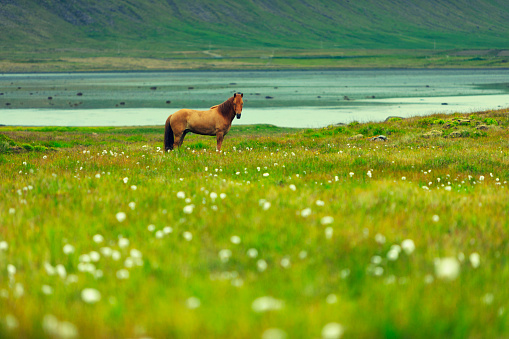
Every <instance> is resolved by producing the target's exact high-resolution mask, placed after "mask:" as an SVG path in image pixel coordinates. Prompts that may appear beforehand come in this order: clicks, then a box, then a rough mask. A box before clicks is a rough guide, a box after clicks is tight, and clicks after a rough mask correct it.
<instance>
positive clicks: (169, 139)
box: [164, 117, 175, 152]
mask: <svg viewBox="0 0 509 339" xmlns="http://www.w3.org/2000/svg"><path fill="white" fill-rule="evenodd" d="M174 141H175V140H174V137H173V130H172V129H171V125H170V118H169V117H168V119H167V120H166V126H165V128H164V151H165V152H168V151H171V150H172V149H173V143H174Z"/></svg>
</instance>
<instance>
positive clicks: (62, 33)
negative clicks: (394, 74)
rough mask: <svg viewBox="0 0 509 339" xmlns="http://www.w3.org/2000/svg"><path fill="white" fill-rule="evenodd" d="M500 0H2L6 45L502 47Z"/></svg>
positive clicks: (506, 4) (507, 18)
mask: <svg viewBox="0 0 509 339" xmlns="http://www.w3.org/2000/svg"><path fill="white" fill-rule="evenodd" d="M508 37H509V1H507V0H478V1H474V0H431V1H417V0H414V1H409V0H336V1H333V0H315V1H311V0H244V1H234V0H109V1H103V0H82V1H79V0H75V1H73V0H1V1H0V44H1V46H2V47H3V48H9V49H11V48H12V49H14V48H21V49H27V48H28V49H30V48H41V47H49V48H83V49H86V48H93V49H96V48H100V47H101V46H103V47H105V48H106V46H109V45H111V44H112V43H116V44H118V45H119V46H121V47H122V48H124V47H128V48H133V49H145V50H147V49H148V50H193V49H204V48H207V47H208V46H209V45H210V44H212V45H214V47H216V48H217V47H218V46H224V47H228V48H231V47H242V48H257V47H269V48H270V47H274V48H276V47H284V48H317V47H324V48H333V47H334V48H338V47H339V48H385V49H390V48H403V49H415V48H424V49H430V48H434V47H435V46H436V47H437V48H442V49H443V48H508V47H509V39H508Z"/></svg>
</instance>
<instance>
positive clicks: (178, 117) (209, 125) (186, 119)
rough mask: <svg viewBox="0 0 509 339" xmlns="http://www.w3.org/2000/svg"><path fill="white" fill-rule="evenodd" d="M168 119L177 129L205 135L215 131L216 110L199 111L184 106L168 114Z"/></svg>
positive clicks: (213, 133)
mask: <svg viewBox="0 0 509 339" xmlns="http://www.w3.org/2000/svg"><path fill="white" fill-rule="evenodd" d="M168 119H170V124H171V125H172V127H173V126H175V127H176V128H177V129H182V130H189V131H191V132H194V133H198V134H207V135H215V133H216V125H217V112H214V111H213V110H207V111H199V110H193V109H188V108H184V109H181V110H178V111H176V112H175V113H173V114H172V115H170V117H169V118H168Z"/></svg>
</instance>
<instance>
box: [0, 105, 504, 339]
mask: <svg viewBox="0 0 509 339" xmlns="http://www.w3.org/2000/svg"><path fill="white" fill-rule="evenodd" d="M508 128H509V110H507V109H505V110H499V111H489V112H479V113H472V114H468V115H459V114H455V115H448V116H444V115H433V116H428V117H418V118H411V119H404V120H401V119H398V118H393V119H391V120H389V121H387V122H384V123H369V124H358V123H355V122H354V123H351V124H349V125H341V126H330V127H328V128H323V129H314V130H290V129H286V130H281V129H278V128H275V127H272V126H234V128H232V131H231V132H230V134H229V135H228V136H227V137H226V138H225V141H224V143H223V151H224V152H222V153H217V152H215V142H214V138H210V137H201V136H193V135H190V136H188V137H187V138H186V141H185V142H184V147H182V148H181V149H179V150H177V151H174V152H171V153H169V154H163V153H162V151H161V148H162V139H163V136H162V135H163V129H162V127H161V126H157V127H139V128H133V127H131V128H110V127H101V128H64V127H60V128H53V127H44V128H42V127H41V128H26V127H0V337H2V338H20V337H28V338H46V337H47V338H75V337H82V338H116V337H119V338H140V337H150V338H164V337H166V338H168V337H171V338H190V337H194V338H265V339H266V338H273V339H274V338H340V337H342V336H343V337H345V338H349V337H353V338H405V337H406V338H407V337H412V338H430V337H431V338H437V337H446V338H465V337H472V338H496V337H499V338H502V337H508V336H509V315H508V312H509V290H508V289H507V286H506V285H507V281H509V263H508V258H509V245H508V239H509V215H508V211H509V192H508V184H507V181H508V180H509V141H508V140H509V130H508ZM380 134H383V135H385V136H387V137H388V138H389V140H388V141H386V142H383V141H373V140H371V137H373V136H377V135H380Z"/></svg>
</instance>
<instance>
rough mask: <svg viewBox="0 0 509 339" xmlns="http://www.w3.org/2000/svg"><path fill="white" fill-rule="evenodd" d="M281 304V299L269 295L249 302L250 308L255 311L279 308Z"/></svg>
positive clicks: (282, 304)
mask: <svg viewBox="0 0 509 339" xmlns="http://www.w3.org/2000/svg"><path fill="white" fill-rule="evenodd" d="M283 306H284V302H283V301H282V300H279V299H275V298H273V297H270V296H265V297H260V298H257V299H255V300H254V301H253V302H252V304H251V308H252V309H253V311H255V312H257V313H261V312H267V311H275V310H280V309H281V308H283Z"/></svg>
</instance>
